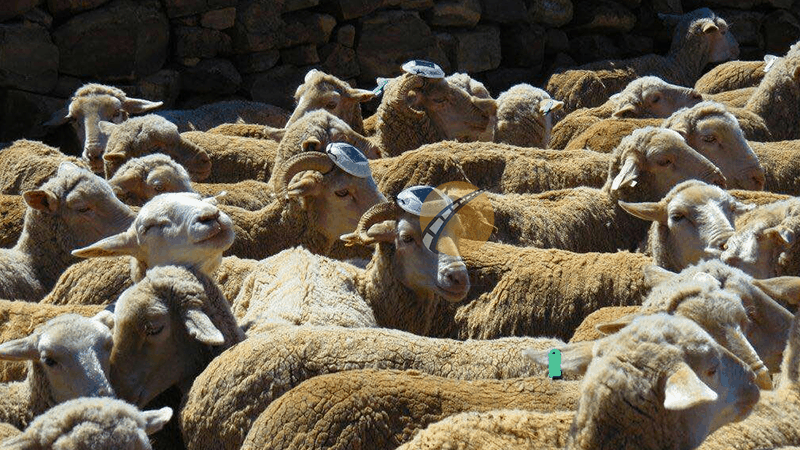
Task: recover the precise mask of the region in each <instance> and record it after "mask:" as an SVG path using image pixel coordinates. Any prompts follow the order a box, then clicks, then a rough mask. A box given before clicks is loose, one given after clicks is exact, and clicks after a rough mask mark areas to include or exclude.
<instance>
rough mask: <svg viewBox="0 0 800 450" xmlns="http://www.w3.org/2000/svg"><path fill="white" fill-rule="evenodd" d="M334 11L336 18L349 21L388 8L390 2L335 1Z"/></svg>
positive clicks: (375, 0) (368, 0)
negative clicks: (336, 14)
mask: <svg viewBox="0 0 800 450" xmlns="http://www.w3.org/2000/svg"><path fill="white" fill-rule="evenodd" d="M334 3H335V4H336V10H337V12H338V17H339V18H340V19H342V20H350V19H355V18H358V17H362V16H366V15H367V14H369V13H371V12H373V11H375V10H377V9H380V8H383V7H386V6H389V5H390V4H391V3H392V2H391V0H336V1H335V2H334Z"/></svg>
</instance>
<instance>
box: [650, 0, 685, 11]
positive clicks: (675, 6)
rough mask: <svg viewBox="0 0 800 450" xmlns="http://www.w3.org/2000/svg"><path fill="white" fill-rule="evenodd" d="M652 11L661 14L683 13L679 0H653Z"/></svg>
mask: <svg viewBox="0 0 800 450" xmlns="http://www.w3.org/2000/svg"><path fill="white" fill-rule="evenodd" d="M651 5H652V8H653V12H656V13H662V14H683V6H681V0H653V1H652V2H651Z"/></svg>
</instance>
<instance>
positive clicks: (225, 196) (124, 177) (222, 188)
mask: <svg viewBox="0 0 800 450" xmlns="http://www.w3.org/2000/svg"><path fill="white" fill-rule="evenodd" d="M108 184H110V185H111V188H112V189H114V193H115V194H116V196H117V197H118V198H119V199H120V200H122V201H123V202H125V203H126V204H128V205H132V206H141V205H143V204H145V203H147V201H149V200H150V199H152V198H153V197H155V196H156V195H159V194H162V193H165V192H198V193H200V194H201V195H203V196H206V197H216V200H217V203H219V204H223V205H230V206H236V207H239V208H243V209H248V210H256V209H261V208H263V207H264V206H266V205H267V204H269V202H270V201H272V198H273V194H272V191H271V190H270V189H269V188H268V186H267V184H266V183H264V182H261V181H255V180H245V181H241V182H238V183H230V184H228V183H192V182H191V179H190V178H189V173H188V172H186V169H184V168H183V166H181V165H180V164H178V163H176V162H175V161H173V160H172V158H170V157H169V156H168V155H164V154H160V153H154V154H152V155H147V156H143V157H141V158H133V159H131V160H129V161H128V162H126V163H125V164H123V165H122V167H120V168H119V169H118V170H117V172H116V173H115V174H114V176H113V177H111V179H109V180H108Z"/></svg>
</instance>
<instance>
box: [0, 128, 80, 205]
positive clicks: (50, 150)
mask: <svg viewBox="0 0 800 450" xmlns="http://www.w3.org/2000/svg"><path fill="white" fill-rule="evenodd" d="M63 162H71V163H73V164H75V165H76V166H78V167H83V168H86V169H88V168H89V166H88V165H86V163H85V162H84V161H82V160H80V159H78V158H75V157H72V156H67V155H65V154H63V153H61V152H60V151H59V150H58V149H57V148H55V147H50V146H49V145H46V144H43V143H41V142H38V141H28V140H26V139H20V140H18V141H14V143H13V144H11V146H9V147H8V148H6V149H3V151H0V167H2V170H0V194H6V195H21V194H22V193H23V192H25V191H30V190H33V189H37V188H39V186H41V185H42V184H43V183H44V182H45V181H47V180H49V179H50V178H51V177H52V176H53V175H54V174H55V173H56V171H57V170H58V166H59V165H60V164H61V163H63Z"/></svg>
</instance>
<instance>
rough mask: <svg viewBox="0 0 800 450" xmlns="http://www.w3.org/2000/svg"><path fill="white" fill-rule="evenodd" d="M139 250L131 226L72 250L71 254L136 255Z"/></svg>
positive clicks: (83, 255) (97, 255)
mask: <svg viewBox="0 0 800 450" xmlns="http://www.w3.org/2000/svg"><path fill="white" fill-rule="evenodd" d="M138 252H139V241H138V239H136V232H135V231H134V229H133V227H131V228H129V229H127V230H126V231H123V232H122V233H119V234H115V235H114V236H109V237H107V238H105V239H102V240H99V241H97V242H95V243H94V244H92V245H90V246H88V247H84V248H79V249H76V250H73V251H72V256H78V257H80V258H101V257H104V256H125V255H129V256H136V255H137V254H138Z"/></svg>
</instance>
